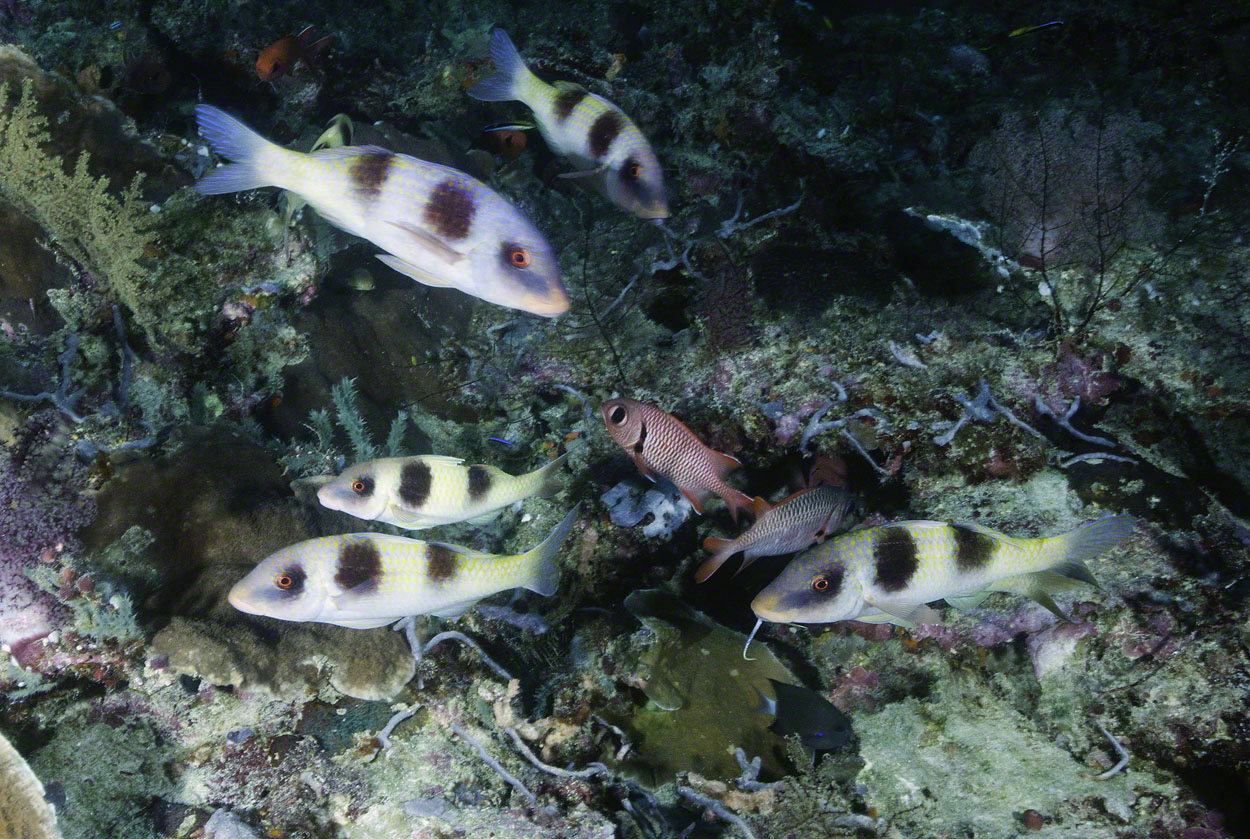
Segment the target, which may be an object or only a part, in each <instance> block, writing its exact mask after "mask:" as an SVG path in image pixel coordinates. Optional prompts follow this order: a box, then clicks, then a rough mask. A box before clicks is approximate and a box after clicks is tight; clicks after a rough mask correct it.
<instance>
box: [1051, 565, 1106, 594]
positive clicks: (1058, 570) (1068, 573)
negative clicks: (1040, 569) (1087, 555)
mask: <svg viewBox="0 0 1250 839" xmlns="http://www.w3.org/2000/svg"><path fill="white" fill-rule="evenodd" d="M1046 573H1048V574H1058V575H1059V576H1060V577H1064V578H1066V579H1069V580H1076V581H1077V582H1081V583H1089V584H1090V585H1091V586H1093V587H1094V588H1099V587H1100V586H1099V585H1098V580H1097V579H1095V577H1094V574H1093V572H1092V571H1090V570H1089V568H1088V567H1087V566H1086V565H1085V563H1084V562H1081V561H1080V560H1079V559H1069V560H1067V561H1065V562H1061V563H1059V564H1058V565H1054V566H1051V567H1050V568H1047V569H1046Z"/></svg>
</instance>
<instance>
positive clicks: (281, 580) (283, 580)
mask: <svg viewBox="0 0 1250 839" xmlns="http://www.w3.org/2000/svg"><path fill="white" fill-rule="evenodd" d="M273 584H274V585H275V586H277V587H278V588H280V589H284V590H285V589H288V588H290V587H291V586H293V585H295V578H294V577H292V576H291V575H290V574H287V573H285V572H283V573H281V574H279V575H278V576H277V577H275V578H274V581H273Z"/></svg>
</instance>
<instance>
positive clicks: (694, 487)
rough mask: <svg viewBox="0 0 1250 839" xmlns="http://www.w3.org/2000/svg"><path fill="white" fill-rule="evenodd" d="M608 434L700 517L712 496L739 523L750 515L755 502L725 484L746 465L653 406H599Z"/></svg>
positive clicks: (615, 402) (614, 402)
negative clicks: (664, 480)
mask: <svg viewBox="0 0 1250 839" xmlns="http://www.w3.org/2000/svg"><path fill="white" fill-rule="evenodd" d="M599 411H600V413H602V414H603V421H604V422H605V423H607V426H608V433H609V434H611V435H612V439H613V440H615V441H616V444H617V445H618V446H620V447H621V448H623V449H624V450H625V451H627V452H629V453H630V454H632V455H633V457H634V463H635V465H637V467H638V471H639V472H641V473H642V475H643V477H645V478H647V479H648V480H651V481H654V480H655V476H656V475H659V476H661V477H664V478H667V479H668V480H669V481H671V482H672V484H673V486H675V487H677V489H678V490H680V491H681V494H682V495H684V496H686V499H687V500H688V501H689V502H690V503H691V504H692V505H693V506H694V509H695V510H696V511H697V512H699V513H702V512H703V502H704V501H705V500H706V499H707V497H708V495H710V494H716V495H719V496H720V497H721V498H723V499H724V500H725V503H726V504H727V505H729V513H730V515H732V516H733V517H734V521H737V519H738V513H739V512H740V511H742V510H746V511H748V512H749V511H750V510H751V498H750V496H748V495H746V494H745V493H741V492H739V491H738V490H736V489H734V488H733V487H731V486H730V485H729V484H728V483H726V482H725V475H727V474H728V473H729V472H730V471H732V470H734V469H736V468H738V467H739V466H741V465H742V464H741V463H740V462H739V461H738V459H737V458H735V457H730V456H729V455H727V454H723V453H721V452H718V451H714V450H713V449H710V448H708V447H707V446H705V445H704V444H703V443H702V441H700V440H699V438H698V437H696V436H695V435H694V432H693V431H691V430H690V429H689V428H686V426H685V425H684V424H682V422H681V420H679V419H677V418H676V417H674V416H673V415H672V414H666V413H664V412H663V411H661V410H660V409H659V408H657V407H656V406H654V405H648V404H646V403H645V402H636V401H635V400H633V399H610V400H608V401H607V402H604V403H603V404H602V405H600V406H599Z"/></svg>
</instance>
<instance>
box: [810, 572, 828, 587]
mask: <svg viewBox="0 0 1250 839" xmlns="http://www.w3.org/2000/svg"><path fill="white" fill-rule="evenodd" d="M828 590H829V578H828V577H826V576H825V575H824V574H821V575H820V576H819V577H817V578H816V579H814V580H812V591H828Z"/></svg>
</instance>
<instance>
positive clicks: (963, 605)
mask: <svg viewBox="0 0 1250 839" xmlns="http://www.w3.org/2000/svg"><path fill="white" fill-rule="evenodd" d="M989 596H990V592H988V591H985V590H981V591H974V592H972V593H970V594H950V595H947V596H946V598H945V600H946V602H947V603H949V604H950V605H951V606H953V607H954V608H956V609H958V610H959V611H961V612H975V611H976V610H977V609H979V608H980V607H981V604H982V603H984V602H985V598H987V597H989Z"/></svg>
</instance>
